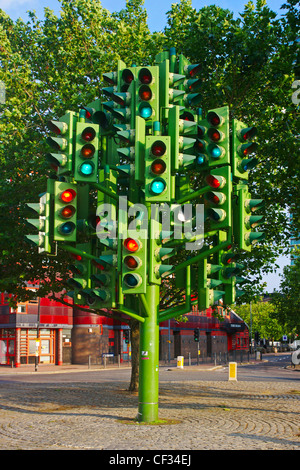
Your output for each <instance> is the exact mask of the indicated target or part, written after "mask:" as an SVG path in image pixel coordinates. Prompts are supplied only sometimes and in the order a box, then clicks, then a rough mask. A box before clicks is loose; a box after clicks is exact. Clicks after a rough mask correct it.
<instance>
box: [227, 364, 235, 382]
mask: <svg viewBox="0 0 300 470" xmlns="http://www.w3.org/2000/svg"><path fill="white" fill-rule="evenodd" d="M228 380H237V363H236V362H229V377H228Z"/></svg>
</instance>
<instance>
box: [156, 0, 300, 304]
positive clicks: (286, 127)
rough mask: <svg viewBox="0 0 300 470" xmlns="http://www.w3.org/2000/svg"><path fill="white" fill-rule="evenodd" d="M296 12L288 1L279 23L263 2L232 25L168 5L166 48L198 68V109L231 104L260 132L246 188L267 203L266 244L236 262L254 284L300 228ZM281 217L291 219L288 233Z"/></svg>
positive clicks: (220, 13)
mask: <svg viewBox="0 0 300 470" xmlns="http://www.w3.org/2000/svg"><path fill="white" fill-rule="evenodd" d="M297 5H298V6H299V2H296V1H295V0H291V1H288V2H287V3H286V4H285V5H284V7H285V8H286V9H287V13H286V14H285V15H283V16H282V17H280V18H278V17H277V16H276V14H275V13H274V12H273V11H271V10H270V9H269V8H268V6H267V5H266V2H265V0H259V1H257V3H256V8H255V6H254V4H253V2H248V3H247V4H246V5H245V7H244V11H243V12H242V13H241V14H240V17H239V18H237V19H234V18H233V14H232V13H231V12H230V11H229V10H224V9H222V8H219V7H217V6H216V5H212V6H207V7H204V8H201V9H200V10H199V11H196V10H195V9H194V8H193V7H192V3H191V1H190V0H182V1H181V2H180V3H177V4H172V9H171V11H170V12H169V17H168V26H167V27H166V28H165V31H164V32H165V36H166V38H167V45H168V46H171V45H173V46H175V47H176V49H177V51H178V52H182V53H183V54H184V55H186V56H187V57H189V58H190V60H191V62H192V63H201V64H202V72H201V77H202V78H203V85H202V96H203V103H202V106H203V108H204V110H208V109H211V108H214V107H219V106H223V105H229V107H230V114H231V117H232V118H237V119H240V120H241V121H243V122H245V123H247V124H249V125H255V126H257V128H258V139H257V141H258V143H259V144H260V145H259V150H258V157H259V165H258V166H257V167H256V168H255V169H253V170H252V171H251V172H250V180H249V187H250V192H251V193H252V195H253V197H254V198H255V197H258V196H259V197H262V198H263V199H264V200H265V209H264V215H265V220H266V222H265V225H264V226H263V230H264V231H265V232H266V234H267V240H266V243H264V244H263V245H260V246H257V247H256V248H254V249H253V252H252V256H250V257H249V255H248V254H247V255H246V256H244V257H243V258H244V259H241V261H242V262H243V263H244V264H245V266H246V268H247V270H248V273H249V274H251V275H252V276H253V275H255V278H256V281H260V280H261V274H262V273H263V272H270V271H272V270H273V269H274V262H275V260H276V257H277V256H278V255H279V254H281V253H283V252H286V251H287V247H288V240H289V237H290V234H291V232H293V231H296V232H297V231H299V228H300V219H299V207H300V205H299V185H298V183H297V181H298V179H299V174H300V167H299V163H300V160H299V106H298V107H297V106H296V105H295V104H293V102H292V94H293V89H292V84H293V82H294V80H295V69H294V65H293V62H294V60H295V58H296V47H297V44H296V38H297V34H298V33H299V10H297ZM287 211H291V212H292V213H293V214H294V226H293V227H291V226H290V224H289V219H288V217H287ZM244 288H245V289H246V290H247V286H245V287H244ZM252 291H253V283H252V285H251V287H250V290H249V295H251V292H252Z"/></svg>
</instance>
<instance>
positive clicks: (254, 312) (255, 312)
mask: <svg viewBox="0 0 300 470" xmlns="http://www.w3.org/2000/svg"><path fill="white" fill-rule="evenodd" d="M234 311H235V312H236V313H237V314H238V315H239V316H240V317H241V318H242V319H243V320H244V321H245V322H246V323H247V325H248V327H249V329H250V330H251V322H252V338H254V333H255V332H258V334H259V337H260V338H265V339H267V340H268V339H269V340H270V341H281V339H282V336H283V335H284V334H287V330H286V327H287V325H286V324H285V323H280V322H279V321H278V320H277V319H276V318H274V312H275V308H274V305H273V304H272V303H271V302H262V301H256V302H253V303H251V307H250V304H244V305H238V306H236V307H234Z"/></svg>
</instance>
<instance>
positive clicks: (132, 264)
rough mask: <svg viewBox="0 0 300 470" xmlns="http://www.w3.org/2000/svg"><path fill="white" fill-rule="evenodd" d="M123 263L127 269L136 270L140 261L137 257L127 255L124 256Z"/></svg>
mask: <svg viewBox="0 0 300 470" xmlns="http://www.w3.org/2000/svg"><path fill="white" fill-rule="evenodd" d="M124 263H125V264H126V266H127V268H128V269H137V268H138V267H139V266H140V264H141V260H140V259H139V258H138V257H137V256H131V255H129V256H125V258H124Z"/></svg>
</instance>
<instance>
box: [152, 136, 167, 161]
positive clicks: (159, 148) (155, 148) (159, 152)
mask: <svg viewBox="0 0 300 470" xmlns="http://www.w3.org/2000/svg"><path fill="white" fill-rule="evenodd" d="M166 150H167V147H166V144H165V143H164V142H162V141H161V140H157V141H155V142H154V144H152V146H151V153H152V155H153V156H154V157H162V156H163V155H164V154H165V153H166Z"/></svg>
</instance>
